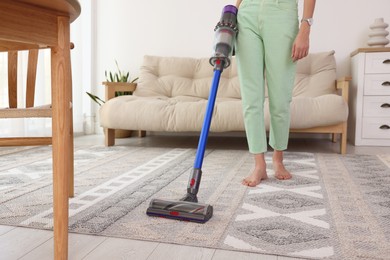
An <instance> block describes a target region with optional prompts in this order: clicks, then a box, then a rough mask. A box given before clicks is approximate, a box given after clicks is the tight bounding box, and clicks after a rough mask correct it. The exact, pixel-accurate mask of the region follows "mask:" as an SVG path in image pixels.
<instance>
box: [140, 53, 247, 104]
mask: <svg viewBox="0 0 390 260" xmlns="http://www.w3.org/2000/svg"><path fill="white" fill-rule="evenodd" d="M212 77H213V67H212V66H211V65H210V63H209V59H208V58H200V59H195V58H181V57H158V56H145V57H144V61H143V65H142V66H141V70H140V74H139V80H138V83H137V89H136V91H135V92H134V95H137V96H166V97H175V96H194V97H201V98H204V99H207V98H208V96H209V91H210V85H211V80H212ZM218 97H230V98H241V95H240V88H239V83H238V77H237V67H236V64H235V62H233V64H232V65H231V66H230V67H229V68H227V69H226V70H224V71H223V73H222V75H221V79H220V84H219V87H218Z"/></svg>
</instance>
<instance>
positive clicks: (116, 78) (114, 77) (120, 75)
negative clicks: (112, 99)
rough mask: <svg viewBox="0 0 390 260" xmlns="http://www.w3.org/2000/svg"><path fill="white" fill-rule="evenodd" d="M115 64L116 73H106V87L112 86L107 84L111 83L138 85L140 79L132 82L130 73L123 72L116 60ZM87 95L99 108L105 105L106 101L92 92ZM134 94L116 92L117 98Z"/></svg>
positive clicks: (130, 92)
mask: <svg viewBox="0 0 390 260" xmlns="http://www.w3.org/2000/svg"><path fill="white" fill-rule="evenodd" d="M115 64H116V67H117V71H116V72H114V73H112V72H111V71H110V72H107V71H104V75H105V77H106V81H105V82H103V84H104V85H106V86H109V85H110V84H107V83H110V82H118V83H119V82H120V83H129V84H134V83H136V81H137V80H138V77H136V78H134V79H133V80H131V81H130V72H127V73H126V72H124V71H121V70H120V68H119V65H118V62H117V61H116V60H115ZM86 93H87V95H88V96H89V97H90V98H91V99H92V100H93V101H94V102H96V104H98V105H99V106H101V105H102V104H104V103H105V101H104V100H102V99H101V98H99V97H98V96H96V95H94V94H92V93H90V92H86ZM132 94H133V92H132V91H115V96H116V97H117V96H123V95H132Z"/></svg>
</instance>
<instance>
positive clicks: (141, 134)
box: [138, 130, 146, 137]
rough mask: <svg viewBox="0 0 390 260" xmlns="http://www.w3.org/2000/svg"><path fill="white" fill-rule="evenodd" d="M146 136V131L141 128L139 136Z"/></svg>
mask: <svg viewBox="0 0 390 260" xmlns="http://www.w3.org/2000/svg"><path fill="white" fill-rule="evenodd" d="M145 136H146V131H143V130H139V131H138V137H145Z"/></svg>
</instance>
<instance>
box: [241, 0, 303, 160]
mask: <svg viewBox="0 0 390 260" xmlns="http://www.w3.org/2000/svg"><path fill="white" fill-rule="evenodd" d="M237 19H238V29H239V32H238V36H237V44H236V56H237V66H238V76H239V81H240V86H241V96H242V104H243V114H244V122H245V131H246V136H247V140H248V145H249V151H250V152H251V153H253V154H258V153H264V152H266V151H267V139H266V129H265V124H264V100H265V89H264V88H265V85H267V86H268V98H269V111H270V129H269V144H270V146H271V147H272V148H273V149H275V150H285V149H287V144H288V138H289V128H290V102H291V98H292V89H293V86H294V79H295V63H294V62H293V60H292V58H291V50H292V46H293V42H294V40H295V37H296V35H297V32H298V8H297V1H296V0H243V1H242V2H241V5H240V7H239V11H238V17H237ZM265 80H266V82H267V84H265Z"/></svg>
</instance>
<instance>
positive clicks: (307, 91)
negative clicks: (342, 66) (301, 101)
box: [293, 51, 337, 97]
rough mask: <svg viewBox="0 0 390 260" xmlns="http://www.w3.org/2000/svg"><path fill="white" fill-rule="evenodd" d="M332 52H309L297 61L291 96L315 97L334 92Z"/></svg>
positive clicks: (333, 58) (334, 60)
mask: <svg viewBox="0 0 390 260" xmlns="http://www.w3.org/2000/svg"><path fill="white" fill-rule="evenodd" d="M334 53H335V52H334V51H329V52H318V53H311V54H309V55H308V56H307V57H305V58H304V59H301V60H299V61H298V63H297V72H296V75H295V85H294V90H293V96H306V97H316V96H322V95H325V94H333V93H335V92H336V88H335V82H336V77H337V75H336V59H335V57H334Z"/></svg>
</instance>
